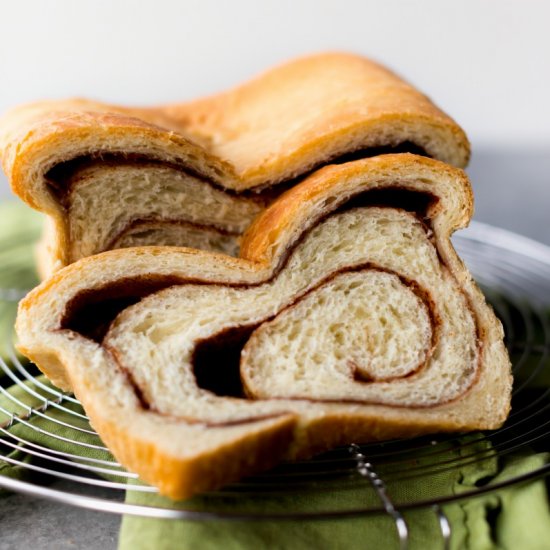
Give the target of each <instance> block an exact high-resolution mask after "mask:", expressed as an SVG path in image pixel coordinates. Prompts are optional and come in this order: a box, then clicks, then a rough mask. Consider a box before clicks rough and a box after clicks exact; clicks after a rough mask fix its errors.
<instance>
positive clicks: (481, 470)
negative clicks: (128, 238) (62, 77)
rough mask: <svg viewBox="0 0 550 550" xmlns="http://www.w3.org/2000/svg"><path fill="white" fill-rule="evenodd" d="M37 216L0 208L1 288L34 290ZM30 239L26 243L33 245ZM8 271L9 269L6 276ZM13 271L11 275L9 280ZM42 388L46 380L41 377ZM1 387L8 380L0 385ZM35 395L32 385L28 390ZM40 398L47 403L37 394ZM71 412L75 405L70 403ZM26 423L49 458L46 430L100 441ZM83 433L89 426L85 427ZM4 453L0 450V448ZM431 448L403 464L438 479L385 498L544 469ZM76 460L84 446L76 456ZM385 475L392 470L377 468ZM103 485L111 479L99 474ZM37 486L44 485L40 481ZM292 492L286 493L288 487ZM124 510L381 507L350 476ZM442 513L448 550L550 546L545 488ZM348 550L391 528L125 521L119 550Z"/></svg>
mask: <svg viewBox="0 0 550 550" xmlns="http://www.w3.org/2000/svg"><path fill="white" fill-rule="evenodd" d="M38 227H39V218H38V217H37V216H36V215H35V214H33V213H31V212H30V211H29V210H27V209H25V208H24V207H23V206H21V205H15V204H8V205H6V204H4V205H0V242H1V243H2V244H3V245H4V246H3V247H0V260H1V261H2V262H3V263H2V264H1V265H9V266H10V269H9V270H4V271H0V289H1V288H11V289H16V288H25V287H28V286H30V285H32V284H34V283H35V282H36V276H35V274H34V270H33V260H32V245H31V242H32V238H34V237H35V236H36V233H37V230H38ZM30 237H32V238H30ZM12 268H13V269H12ZM14 271H15V274H14ZM14 315H15V306H14V305H13V303H10V302H6V301H2V300H0V331H1V332H0V356H2V357H3V358H4V359H5V358H6V357H8V356H9V355H8V354H7V352H6V349H5V344H6V342H9V338H8V337H7V336H9V335H10V333H11V327H12V323H13V318H14ZM41 381H42V382H43V383H44V384H46V385H47V384H48V382H47V381H46V380H45V379H43V378H42V379H41ZM0 382H1V385H2V387H7V385H8V382H7V380H6V377H4V379H2V380H1V381H0ZM34 389H35V390H37V388H36V387H34ZM9 393H10V395H11V397H12V398H15V399H18V400H20V401H21V402H23V403H25V404H26V405H27V406H30V407H38V406H40V405H41V404H42V403H41V400H40V399H39V398H37V397H33V396H32V395H30V394H29V393H28V392H26V391H25V390H24V389H23V388H21V387H19V386H17V387H12V388H10V390H9ZM38 393H39V394H42V395H45V396H46V397H47V394H45V393H44V392H43V391H42V390H38ZM12 398H10V397H9V396H7V395H0V410H2V409H3V410H5V411H9V412H13V413H15V414H16V415H23V414H24V413H25V408H24V407H22V406H20V405H17V404H15V402H14V401H13V399H12ZM65 406H67V407H69V408H72V409H73V410H75V411H77V412H82V409H81V408H80V406H79V405H76V404H67V403H65ZM48 415H49V416H50V417H53V418H56V419H58V420H61V421H67V422H68V423H70V424H73V425H74V424H75V422H77V420H76V419H75V417H74V416H73V415H70V414H68V413H66V412H63V411H59V410H57V409H49V410H48ZM8 420H9V416H8V415H7V414H6V413H2V412H0V425H1V424H6V423H7V421H8ZM28 422H29V425H25V424H22V423H20V422H17V421H16V422H14V423H13V424H12V425H11V427H10V428H9V431H10V432H11V433H12V434H13V435H15V436H17V437H20V438H22V439H25V440H27V441H31V442H35V443H37V444H40V445H45V446H48V447H49V448H51V449H54V450H60V451H64V452H71V451H72V450H74V448H72V447H71V446H72V445H73V444H71V443H67V442H66V441H63V440H62V439H55V438H52V437H50V436H46V435H44V434H43V433H41V432H40V431H39V429H40V427H42V426H44V425H45V423H47V428H48V430H49V431H50V432H53V433H55V434H57V435H59V436H61V437H63V436H67V437H71V438H74V437H75V436H76V437H77V438H78V439H79V441H82V442H85V443H92V444H99V443H100V441H99V438H98V437H97V436H94V435H91V434H86V433H80V434H78V435H77V434H76V433H75V431H74V430H71V429H69V428H65V427H63V426H62V425H55V424H53V423H52V422H51V421H48V420H44V419H43V418H41V417H39V416H36V415H32V416H31V417H30V419H29V421H28ZM81 427H84V428H85V427H87V424H86V423H85V421H82V422H81ZM1 448H2V449H4V447H3V446H2V447H1ZM437 449H438V450H439V451H441V452H440V453H439V454H438V455H437V462H436V461H434V459H433V457H432V455H431V454H430V449H427V450H422V451H417V452H411V453H410V454H409V455H407V457H406V458H407V463H406V465H407V466H408V465H410V467H411V469H412V470H414V469H417V468H422V467H429V468H430V470H431V471H432V472H434V470H435V472H434V473H433V474H432V475H430V477H429V478H427V477H420V478H410V479H408V480H407V479H402V480H401V481H398V482H394V483H390V484H389V485H388V493H389V494H390V496H391V497H392V498H393V499H394V500H395V501H397V502H407V501H413V500H417V499H418V498H422V499H427V498H432V497H436V496H440V495H449V494H460V493H462V492H465V491H469V490H472V489H475V488H476V487H478V486H479V485H480V484H486V483H488V482H495V483H497V482H500V481H502V480H505V479H507V478H510V477H513V476H516V475H518V474H520V473H525V472H530V471H533V470H534V469H536V468H538V467H540V466H541V465H542V464H546V463H547V461H548V454H547V453H546V452H538V453H534V452H533V453H528V452H527V451H526V450H525V449H524V451H523V454H513V455H508V456H506V457H504V458H501V459H499V460H497V459H496V458H495V457H494V456H493V453H492V448H491V446H490V443H489V442H488V441H487V440H485V439H483V437H482V436H481V435H480V434H471V435H466V436H462V437H460V438H457V439H456V440H454V441H449V442H447V443H446V444H440V445H439V446H438V447H437ZM79 451H80V452H82V448H80V449H79ZM87 453H88V456H90V457H95V458H103V459H104V458H105V454H104V453H102V452H101V451H97V450H94V449H89V450H87ZM475 453H477V454H478V456H479V453H481V456H483V457H485V458H484V460H482V461H477V462H476V463H475V464H468V461H467V460H466V461H462V462H461V464H462V466H461V467H460V468H445V467H444V464H445V462H446V461H449V460H460V459H463V458H464V457H465V456H468V455H469V454H472V455H473V454H475ZM4 456H6V457H7V458H8V459H10V458H11V459H15V460H19V461H21V462H28V461H30V456H29V455H28V454H27V453H25V451H24V450H12V451H11V452H8V454H6V455H4ZM375 466H376V467H377V470H379V473H380V474H381V476H382V477H387V479H393V476H390V475H388V476H386V475H385V474H386V473H387V472H386V470H387V469H388V468H391V465H389V466H388V465H387V464H384V463H381V464H380V465H377V464H375ZM0 475H5V476H12V477H16V478H19V479H33V474H32V472H30V471H29V470H28V469H26V468H24V467H18V466H13V465H10V464H9V463H7V462H5V461H2V460H1V457H0ZM106 477H109V476H106ZM42 481H44V480H42ZM289 488H292V486H290V487H289ZM126 502H128V503H132V504H141V505H147V506H158V505H160V506H167V507H174V508H177V507H178V506H183V507H185V508H186V509H193V510H212V509H215V510H217V511H226V512H233V513H237V512H242V513H246V512H257V511H262V512H264V513H269V512H271V513H276V512H288V511H293V512H306V511H308V512H311V511H316V510H317V511H318V510H330V509H340V510H341V509H351V508H354V507H368V506H377V505H378V503H379V501H378V498H377V496H376V493H375V492H374V490H373V488H372V487H371V486H370V484H369V483H368V481H366V480H364V479H362V478H359V477H357V479H353V480H351V482H350V481H347V480H345V479H336V480H332V481H331V480H327V481H325V482H323V484H322V486H321V490H319V491H312V490H308V491H304V492H302V493H300V492H296V493H292V494H288V493H285V492H284V491H283V492H281V493H280V496H276V494H275V493H271V496H265V495H264V496H257V495H247V494H245V493H241V494H240V495H239V496H235V495H229V494H228V495H227V496H225V497H223V498H222V497H219V496H216V497H214V496H200V497H196V498H194V499H192V500H190V501H188V502H185V503H180V504H178V503H173V502H170V501H168V500H167V499H165V498H163V497H160V496H158V495H154V494H150V493H143V492H138V491H128V492H127V495H126ZM444 511H445V513H446V515H447V517H448V518H449V521H450V522H451V526H452V538H451V547H452V548H453V549H457V550H458V549H473V550H482V549H483V550H485V549H494V548H502V549H514V550H515V549H525V550H530V549H533V550H536V549H542V548H547V547H548V546H549V543H550V511H549V509H548V500H547V493H546V487H545V484H544V481H537V482H534V483H530V484H527V485H518V486H513V487H511V488H508V489H506V490H501V491H499V492H492V493H489V494H488V495H485V496H481V497H478V498H475V499H468V500H465V501H463V502H459V503H455V504H451V505H447V506H445V507H444ZM405 519H406V521H407V523H408V526H409V530H410V546H409V548H411V549H413V550H414V549H431V548H442V547H443V539H442V536H441V532H440V528H439V525H438V523H437V519H436V515H435V513H434V511H433V510H432V509H424V510H417V511H411V512H408V513H405ZM152 548H154V549H158V550H162V549H174V548H181V549H210V548H216V549H217V548H224V549H228V550H230V549H239V550H248V549H254V550H255V549H261V548H274V549H296V550H300V549H310V548H315V549H319V550H322V549H339V548H342V549H346V550H354V549H355V548H357V549H359V548H375V549H383V548H398V542H397V534H396V530H395V526H394V524H393V522H392V520H391V519H390V518H388V517H387V516H385V515H376V516H364V517H356V518H348V519H340V520H326V521H311V520H309V521H284V522H283V521H263V522H250V521H248V522H247V521H237V522H228V521H207V522H193V521H173V520H158V519H147V518H137V517H125V518H124V519H123V522H122V527H121V532H120V539H119V549H120V550H141V549H143V550H145V549H152Z"/></svg>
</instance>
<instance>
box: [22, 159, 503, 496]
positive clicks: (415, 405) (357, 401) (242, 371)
mask: <svg viewBox="0 0 550 550" xmlns="http://www.w3.org/2000/svg"><path fill="white" fill-rule="evenodd" d="M471 211H472V201H471V191H470V188H469V183H468V181H467V178H466V176H465V175H464V174H463V172H461V171H460V170H457V169H453V168H451V167H448V166H446V165H444V164H442V163H440V162H438V161H434V160H430V159H426V158H423V157H418V156H414V155H403V154H400V155H385V156H380V157H374V158H372V159H366V160H358V161H354V162H351V163H347V164H343V165H340V166H334V167H327V168H324V169H322V170H320V171H319V172H317V173H316V174H315V175H313V176H310V177H309V178H307V179H306V180H305V181H304V182H302V183H301V184H299V185H297V186H296V187H294V188H293V189H291V190H290V191H288V192H287V193H285V194H284V195H283V196H281V197H280V198H279V199H278V200H276V201H275V202H274V203H273V204H272V205H271V206H270V207H269V208H268V209H267V210H266V211H265V212H264V213H263V214H262V215H261V216H260V217H259V218H258V219H257V220H256V221H255V222H254V224H253V225H252V226H251V228H250V229H249V230H248V231H247V233H246V235H245V237H244V240H243V244H242V249H241V258H240V259H233V258H230V257H228V256H222V255H217V254H209V253H206V252H201V251H192V250H188V249H166V248H154V247H149V248H134V249H127V250H119V251H111V252H107V253H105V254H101V255H98V256H95V257H92V258H86V259H83V260H81V261H79V262H76V263H75V264H73V265H71V266H69V267H67V268H65V269H64V270H62V271H60V272H59V273H58V274H56V275H55V276H54V277H53V278H52V279H51V280H50V281H47V282H45V283H43V284H42V285H41V286H40V287H38V288H37V289H36V290H34V291H33V292H32V293H31V294H30V295H29V296H28V297H27V298H26V299H25V300H24V301H23V302H22V304H21V308H20V312H19V316H18V322H17V330H18V334H19V337H20V347H21V350H22V351H23V352H24V353H26V354H27V355H28V356H29V357H30V358H32V359H33V360H34V361H35V362H36V363H37V364H38V365H39V367H40V368H41V369H42V370H43V371H44V372H45V373H46V374H47V375H48V376H49V377H50V378H51V379H52V380H53V381H54V382H55V383H56V384H58V385H60V386H61V387H64V388H72V389H74V391H75V393H76V395H77V396H78V397H79V398H80V399H81V400H82V402H83V404H84V406H85V408H86V410H87V412H88V415H89V416H90V419H91V421H92V423H93V425H94V427H95V428H96V430H97V431H98V433H99V434H100V435H101V437H102V438H103V439H104V441H105V442H106V444H107V445H108V446H109V447H110V448H111V449H112V451H113V453H114V454H115V456H116V457H117V458H118V460H120V461H121V462H122V463H123V464H125V465H127V466H128V467H129V468H130V469H132V470H134V471H136V472H137V473H139V474H140V476H141V477H142V478H143V479H145V480H147V481H149V482H150V483H153V484H154V485H156V486H158V487H159V489H160V490H161V492H162V493H163V494H166V495H168V496H170V497H172V498H182V497H188V496H191V495H192V494H195V493H197V492H199V491H203V490H206V489H212V488H214V487H217V486H219V485H222V484H224V483H226V482H228V481H231V480H234V479H236V478H238V477H240V476H242V475H246V474H250V473H252V472H255V471H257V470H259V469H262V468H266V467H268V466H270V465H272V464H274V463H276V462H278V461H279V460H281V459H283V458H295V457H305V456H310V455H312V454H314V453H316V452H318V451H321V450H324V449H328V448H331V447H334V446H335V445H339V444H344V443H350V442H366V441H373V440H380V439H384V438H389V437H399V436H412V435H417V434H421V433H429V432H435V431H464V430H470V429H490V428H495V427H497V426H499V425H500V424H501V423H502V422H503V421H504V419H505V418H506V415H507V413H508V410H509V403H510V387H511V378H510V364H509V360H508V357H507V354H506V351H505V348H504V345H503V341H502V338H503V334H502V328H501V326H500V324H499V322H498V321H497V319H496V318H495V316H494V314H493V312H492V310H491V309H490V308H489V307H488V306H487V305H486V303H485V301H484V299H483V296H482V295H481V293H480V292H479V290H478V289H477V287H476V286H475V284H474V283H473V281H472V280H471V277H470V275H469V274H468V272H467V271H466V269H465V268H464V266H463V264H462V263H461V261H460V260H459V258H458V257H457V256H456V254H455V252H454V250H453V248H452V246H451V244H450V240H449V237H450V234H451V233H452V232H453V231H454V230H455V229H457V228H459V227H462V226H464V225H465V224H467V222H468V221H469V218H470V215H471Z"/></svg>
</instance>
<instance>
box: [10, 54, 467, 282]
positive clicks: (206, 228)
mask: <svg viewBox="0 0 550 550" xmlns="http://www.w3.org/2000/svg"><path fill="white" fill-rule="evenodd" d="M399 151H408V152H421V153H423V154H425V155H426V156H429V157H433V158H437V159H440V160H442V161H444V162H447V163H450V164H453V165H456V166H459V167H463V166H465V165H466V163H467V161H468V157H469V144H468V141H467V139H466V136H465V135H464V132H463V131H462V130H461V129H460V127H459V126H458V125H457V124H456V123H455V122H454V121H452V120H451V119H450V118H449V117H448V116H446V115H445V114H444V113H442V112H441V111H440V110H439V109H438V108H437V107H435V106H434V105H433V103H432V102H431V101H430V100H429V99H428V98H427V97H426V96H424V95H423V94H421V93H420V92H419V91H417V90H416V89H415V88H413V87H412V86H410V85H408V84H406V83H405V82H404V81H403V80H401V79H400V78H399V77H397V76H396V75H395V74H393V73H391V72H390V71H388V70H387V69H385V68H384V67H381V66H380V65H378V64H376V63H374V62H372V61H370V60H368V59H366V58H363V57H360V56H356V55H350V54H341V53H329V54H320V55H314V56H311V57H306V58H302V59H298V60H295V61H292V62H290V63H287V64H286V65H283V66H281V67H278V68H275V69H273V70H271V71H269V72H267V73H265V74H263V75H262V76H260V77H258V78H256V79H255V80H253V81H251V82H249V83H246V84H244V85H242V86H240V87H238V88H236V89H234V90H231V91H228V92H225V93H222V94H220V95H217V96H213V97H209V98H206V99H202V100H198V101H193V102H190V103H185V104H178V105H166V106H163V107H158V108H148V109H140V108H129V107H120V106H114V105H106V104H102V103H97V102H93V101H87V100H70V101H53V102H52V101H50V102H42V103H37V104H33V105H26V106H23V107H20V108H17V109H15V110H13V111H12V112H11V113H8V114H7V115H6V116H5V117H4V119H3V120H2V121H0V156H1V158H2V164H3V167H4V170H5V172H6V174H7V176H8V179H9V181H10V183H11V186H12V188H13V190H14V192H15V193H16V194H17V195H19V196H20V197H21V198H22V199H23V200H24V201H25V202H27V203H28V204H30V205H31V206H32V207H33V208H36V209H37V210H40V211H41V212H44V213H46V214H48V215H49V216H51V218H52V220H53V222H51V223H50V228H49V230H48V231H47V233H46V235H45V237H44V240H43V245H42V248H43V250H42V251H41V253H40V254H39V259H40V271H41V272H42V274H43V275H44V276H45V275H47V274H48V273H50V272H51V271H53V270H55V269H57V268H59V267H62V266H64V265H67V264H69V263H71V262H73V261H75V260H77V259H79V258H82V257H85V256H88V255H92V254H95V253H98V252H101V251H104V250H108V249H111V248H119V247H124V246H128V244H132V245H140V244H143V245H146V244H147V245H149V244H179V245H185V246H190V247H193V248H204V249H207V250H214V251H223V252H232V253H235V251H236V250H237V249H238V244H239V242H238V241H239V236H240V234H241V233H242V232H243V230H244V229H245V228H246V227H247V226H248V224H249V223H250V222H251V221H252V220H253V219H254V218H255V217H256V215H257V214H258V213H259V212H260V211H261V210H262V209H263V208H264V207H265V206H266V205H267V204H269V203H270V202H271V201H272V200H273V199H274V198H275V197H276V196H277V195H279V194H280V193H281V191H282V190H284V189H286V188H288V187H291V186H292V185H294V184H295V183H296V182H297V181H298V180H299V179H301V178H303V177H304V176H305V175H306V174H307V173H309V172H311V171H313V170H314V169H316V168H318V167H320V166H322V165H324V164H327V163H336V162H342V161H343V160H350V157H355V158H358V157H366V156H372V155H374V154H378V153H381V152H399ZM203 232H204V233H205V235H203V234H202V233H203Z"/></svg>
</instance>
